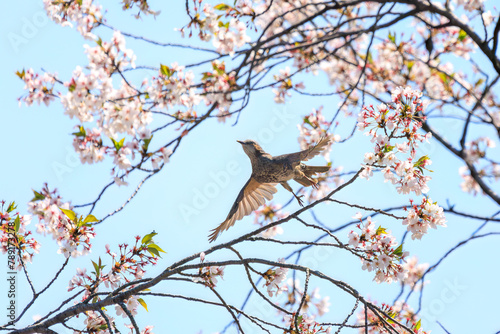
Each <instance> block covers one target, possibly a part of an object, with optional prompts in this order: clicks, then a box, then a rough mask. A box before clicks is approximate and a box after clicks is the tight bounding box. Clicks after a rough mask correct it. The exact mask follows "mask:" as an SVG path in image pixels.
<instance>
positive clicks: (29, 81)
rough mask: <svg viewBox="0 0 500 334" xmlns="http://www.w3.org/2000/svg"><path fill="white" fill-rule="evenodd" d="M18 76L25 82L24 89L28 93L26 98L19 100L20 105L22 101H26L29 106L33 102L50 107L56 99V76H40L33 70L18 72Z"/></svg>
mask: <svg viewBox="0 0 500 334" xmlns="http://www.w3.org/2000/svg"><path fill="white" fill-rule="evenodd" d="M16 74H17V76H18V77H19V78H21V80H23V81H24V83H25V86H24V89H25V90H26V91H27V92H28V93H27V95H26V96H23V97H22V98H19V99H18V100H19V103H20V104H21V101H24V103H26V105H27V106H30V105H32V104H33V102H36V103H38V104H39V105H40V104H41V103H42V102H43V103H44V104H45V105H46V106H48V105H49V104H50V102H52V101H53V100H54V99H55V95H54V93H53V90H54V84H55V82H56V79H55V75H53V74H49V73H44V74H43V75H40V74H38V73H35V72H34V71H33V69H32V68H30V69H28V70H23V71H22V72H17V73H16Z"/></svg>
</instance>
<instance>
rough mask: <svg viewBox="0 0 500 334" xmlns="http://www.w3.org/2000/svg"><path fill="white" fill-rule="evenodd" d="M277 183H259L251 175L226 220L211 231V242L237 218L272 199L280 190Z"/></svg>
mask: <svg viewBox="0 0 500 334" xmlns="http://www.w3.org/2000/svg"><path fill="white" fill-rule="evenodd" d="M275 185H276V183H259V182H257V181H256V180H255V179H254V178H253V177H250V180H248V182H247V183H246V184H245V186H244V187H243V189H241V191H240V193H239V194H238V197H237V198H236V201H234V204H233V206H232V207H231V210H230V211H229V214H228V215H227V218H226V220H224V221H223V222H222V223H221V224H220V225H219V226H218V227H217V228H215V229H213V230H212V231H211V232H212V233H210V235H209V236H208V240H209V241H210V242H212V241H215V239H217V237H218V236H219V234H220V233H221V232H222V231H225V230H227V229H228V228H230V227H231V226H233V225H234V223H235V222H236V221H237V220H240V219H241V218H243V217H245V216H247V215H249V214H250V213H252V211H255V210H257V209H258V208H259V207H260V206H261V205H262V204H264V203H265V202H266V199H267V200H270V199H272V198H273V194H274V193H276V192H277V191H278V190H277V189H276V187H275Z"/></svg>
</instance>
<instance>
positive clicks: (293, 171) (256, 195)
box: [208, 136, 331, 242]
mask: <svg viewBox="0 0 500 334" xmlns="http://www.w3.org/2000/svg"><path fill="white" fill-rule="evenodd" d="M330 140H331V139H330V137H329V136H324V137H322V138H321V139H320V140H319V141H318V142H317V143H316V145H313V146H311V147H309V148H307V149H305V150H302V151H300V152H296V153H290V154H283V155H279V156H274V157H273V156H272V155H270V154H268V153H266V152H265V151H264V150H263V149H262V147H260V145H259V144H257V142H255V141H254V140H250V139H247V140H243V141H239V140H237V142H238V143H240V144H241V146H242V147H243V151H244V152H245V153H246V155H247V156H248V158H250V162H251V164H252V175H251V176H250V179H249V180H248V181H247V183H246V184H245V185H244V186H243V188H242V189H241V191H240V193H239V194H238V197H236V200H235V201H234V204H233V206H232V207H231V210H229V214H228V215H227V217H226V219H225V220H224V221H223V222H222V223H221V224H220V225H219V226H218V227H216V228H215V229H213V230H211V231H210V232H211V233H210V234H209V236H208V238H209V239H208V240H209V241H210V242H213V241H215V239H217V237H218V236H219V235H220V234H221V233H222V232H223V231H225V230H227V229H229V228H230V227H231V226H233V225H234V223H235V222H236V221H238V220H240V219H242V218H243V217H245V216H248V215H249V214H250V213H252V211H255V210H257V209H258V208H259V207H260V206H261V205H263V204H264V203H265V202H266V200H271V199H272V198H273V194H275V193H276V192H277V191H278V190H277V189H276V185H277V184H278V183H279V184H281V185H282V186H283V187H284V188H285V189H286V190H288V191H290V192H291V193H292V194H293V196H294V197H295V198H296V199H297V201H298V202H299V204H300V206H304V204H303V203H302V199H301V197H303V196H304V195H301V196H297V195H296V194H295V193H294V192H293V189H292V187H290V185H289V184H288V182H287V181H289V180H292V179H293V180H294V181H296V182H298V183H300V184H301V185H303V186H305V187H308V186H313V187H314V188H316V189H317V188H318V185H317V183H318V181H317V180H315V179H313V178H312V176H314V175H315V174H316V173H324V172H327V171H328V170H329V169H330V166H307V165H305V164H303V163H302V161H307V160H309V159H312V158H313V157H315V156H316V155H318V154H320V153H321V152H322V151H323V150H324V149H325V148H326V147H327V146H328V145H329V143H330Z"/></svg>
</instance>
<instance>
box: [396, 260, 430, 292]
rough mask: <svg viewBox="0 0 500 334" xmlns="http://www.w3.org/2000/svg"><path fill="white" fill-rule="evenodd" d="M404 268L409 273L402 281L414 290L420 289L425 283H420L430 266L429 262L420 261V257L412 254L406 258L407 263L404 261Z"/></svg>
mask: <svg viewBox="0 0 500 334" xmlns="http://www.w3.org/2000/svg"><path fill="white" fill-rule="evenodd" d="M403 268H404V270H405V271H406V272H407V275H406V277H405V279H404V280H403V282H402V283H403V284H404V285H408V286H409V287H410V289H412V290H419V289H420V287H421V286H422V285H423V283H422V284H420V283H419V280H420V279H421V278H422V277H423V276H424V273H425V272H426V271H427V269H428V268H429V264H428V263H418V258H417V257H416V256H412V257H410V258H409V259H407V260H406V263H403Z"/></svg>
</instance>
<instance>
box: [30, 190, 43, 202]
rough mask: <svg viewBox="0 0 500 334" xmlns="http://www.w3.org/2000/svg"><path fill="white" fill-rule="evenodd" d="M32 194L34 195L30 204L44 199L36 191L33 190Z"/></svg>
mask: <svg viewBox="0 0 500 334" xmlns="http://www.w3.org/2000/svg"><path fill="white" fill-rule="evenodd" d="M33 193H34V194H35V197H33V198H32V199H31V201H30V202H35V201H40V200H44V199H45V196H44V195H42V194H40V193H39V192H37V191H36V190H33Z"/></svg>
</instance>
